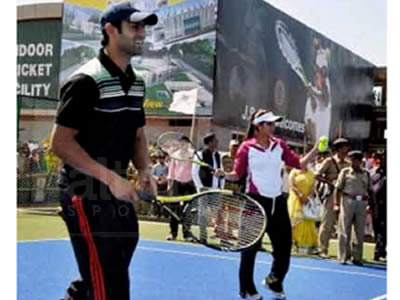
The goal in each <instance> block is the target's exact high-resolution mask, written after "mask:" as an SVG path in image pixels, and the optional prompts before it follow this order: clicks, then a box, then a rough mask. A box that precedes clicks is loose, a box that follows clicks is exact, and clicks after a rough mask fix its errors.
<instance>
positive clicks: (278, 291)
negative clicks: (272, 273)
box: [262, 277, 286, 299]
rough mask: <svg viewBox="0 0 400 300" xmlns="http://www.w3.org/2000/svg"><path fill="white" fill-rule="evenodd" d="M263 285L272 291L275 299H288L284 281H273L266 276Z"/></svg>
mask: <svg viewBox="0 0 400 300" xmlns="http://www.w3.org/2000/svg"><path fill="white" fill-rule="evenodd" d="M262 285H263V286H264V287H266V288H267V289H269V290H270V291H271V292H272V294H273V295H274V298H275V299H286V294H285V292H284V291H283V288H282V283H280V282H273V281H272V280H271V279H270V278H269V277H266V278H264V280H263V281H262Z"/></svg>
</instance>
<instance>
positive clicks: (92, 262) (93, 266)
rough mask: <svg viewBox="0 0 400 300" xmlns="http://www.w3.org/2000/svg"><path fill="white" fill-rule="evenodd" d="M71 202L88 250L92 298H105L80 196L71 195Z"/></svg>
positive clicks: (97, 259) (99, 269)
mask: <svg viewBox="0 0 400 300" xmlns="http://www.w3.org/2000/svg"><path fill="white" fill-rule="evenodd" d="M72 204H73V206H74V208H75V210H76V212H77V214H78V220H79V228H80V230H81V232H82V234H83V237H84V239H85V241H86V243H87V246H88V250H89V266H90V277H91V279H92V287H93V297H94V300H106V292H105V287H104V277H103V271H102V269H101V265H100V260H99V256H98V254H97V249H96V245H95V243H94V241H93V237H92V232H91V231H90V227H89V222H88V220H87V218H86V215H85V211H84V209H83V201H82V198H81V197H78V196H74V197H72Z"/></svg>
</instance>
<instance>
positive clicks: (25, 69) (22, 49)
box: [17, 20, 62, 98]
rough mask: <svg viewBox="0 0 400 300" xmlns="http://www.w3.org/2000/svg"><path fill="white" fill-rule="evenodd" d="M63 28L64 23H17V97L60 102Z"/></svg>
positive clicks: (49, 21) (48, 21)
mask: <svg viewBox="0 0 400 300" xmlns="http://www.w3.org/2000/svg"><path fill="white" fill-rule="evenodd" d="M61 27H62V23H61V20H40V21H36V20H35V21H33V20H32V21H20V22H18V32H17V78H18V82H17V95H22V96H31V97H46V98H57V95H58V89H59V84H58V83H59V82H58V78H59V77H58V74H59V70H60V44H61Z"/></svg>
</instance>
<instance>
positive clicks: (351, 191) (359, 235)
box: [334, 150, 373, 266]
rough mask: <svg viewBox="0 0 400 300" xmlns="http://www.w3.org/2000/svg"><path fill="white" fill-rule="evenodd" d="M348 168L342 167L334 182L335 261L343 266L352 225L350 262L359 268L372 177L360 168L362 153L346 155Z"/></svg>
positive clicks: (348, 255) (370, 198) (370, 201)
mask: <svg viewBox="0 0 400 300" xmlns="http://www.w3.org/2000/svg"><path fill="white" fill-rule="evenodd" d="M349 157H350V159H351V166H350V167H348V168H344V169H343V170H342V171H341V172H340V174H339V177H338V180H337V182H336V189H335V193H334V199H335V209H339V210H340V213H339V249H338V258H339V261H340V263H341V264H346V260H347V259H348V258H349V257H350V253H348V251H349V249H350V241H351V233H352V231H351V229H352V225H354V231H355V242H356V243H355V244H353V245H352V256H353V263H354V264H355V265H358V266H361V265H362V256H363V242H364V233H365V232H364V228H365V216H366V210H367V206H368V204H369V203H373V201H372V197H373V193H372V184H371V178H370V175H369V173H368V171H367V170H365V169H363V168H362V167H361V163H362V158H363V154H362V152H361V151H357V150H355V151H351V152H349Z"/></svg>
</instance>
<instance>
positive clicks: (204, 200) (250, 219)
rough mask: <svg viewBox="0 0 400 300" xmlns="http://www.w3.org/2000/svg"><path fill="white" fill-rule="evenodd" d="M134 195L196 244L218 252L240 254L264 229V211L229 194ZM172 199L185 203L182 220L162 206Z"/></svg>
mask: <svg viewBox="0 0 400 300" xmlns="http://www.w3.org/2000/svg"><path fill="white" fill-rule="evenodd" d="M138 194H139V197H140V198H141V199H142V200H144V201H148V202H151V203H154V204H156V205H158V206H160V207H162V208H163V209H165V211H167V212H168V213H169V214H170V215H171V216H172V217H173V218H175V219H177V220H178V221H179V222H180V223H182V224H183V225H184V226H185V227H186V228H190V232H191V235H192V237H193V239H194V240H195V241H196V242H198V243H200V244H202V245H204V246H207V247H209V248H212V249H216V250H220V251H230V252H240V251H243V250H246V249H249V248H251V247H252V246H253V245H254V244H256V243H257V242H258V241H259V240H260V239H261V238H262V237H263V235H264V232H265V229H266V226H267V217H266V214H265V211H264V209H263V207H262V206H261V205H260V204H259V203H258V202H256V201H255V200H253V199H252V198H250V197H248V196H247V195H244V194H241V193H236V192H233V191H229V190H210V191H206V192H201V193H198V194H193V195H188V196H182V197H155V196H152V195H150V194H147V193H145V192H138ZM173 198H174V200H173V201H178V200H179V201H187V202H188V204H187V205H186V207H185V209H184V211H183V215H182V217H179V216H177V215H176V214H175V213H174V212H173V211H172V210H171V209H170V208H169V207H168V206H165V203H168V202H172V201H169V199H171V200H172V199H173ZM177 198H179V199H177Z"/></svg>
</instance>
